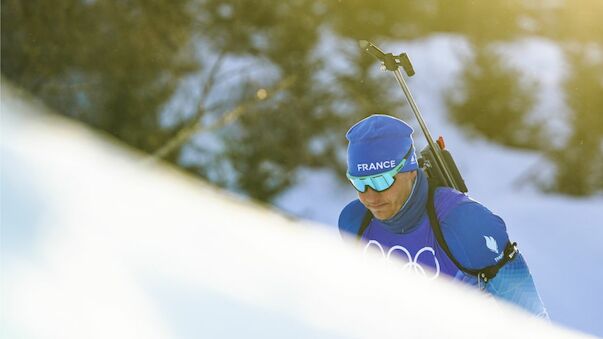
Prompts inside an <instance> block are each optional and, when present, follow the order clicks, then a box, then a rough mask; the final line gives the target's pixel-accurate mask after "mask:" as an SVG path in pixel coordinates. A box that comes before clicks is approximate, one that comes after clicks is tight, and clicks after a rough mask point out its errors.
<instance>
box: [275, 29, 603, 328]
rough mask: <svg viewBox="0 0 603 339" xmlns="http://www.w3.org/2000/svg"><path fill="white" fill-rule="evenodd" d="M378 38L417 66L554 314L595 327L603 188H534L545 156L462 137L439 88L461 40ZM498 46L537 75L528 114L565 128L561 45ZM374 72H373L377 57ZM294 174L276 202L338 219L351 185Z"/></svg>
mask: <svg viewBox="0 0 603 339" xmlns="http://www.w3.org/2000/svg"><path fill="white" fill-rule="evenodd" d="M383 47H384V50H386V51H392V52H401V51H406V52H407V53H408V54H409V55H410V58H411V60H412V61H413V65H414V68H415V71H416V75H415V76H414V77H413V78H411V79H410V80H409V86H410V87H411V90H412V91H413V94H414V97H415V100H417V104H418V106H419V108H420V109H421V111H422V113H423V116H424V118H425V120H426V121H427V124H428V127H429V128H430V131H431V134H432V135H433V136H434V137H437V136H438V135H444V137H445V139H446V144H447V147H448V148H449V149H450V150H451V151H452V154H453V155H454V157H455V160H456V161H457V164H458V166H459V168H460V170H461V172H462V173H463V175H464V177H465V181H466V183H467V185H468V187H469V192H470V195H471V196H472V197H473V198H474V199H476V200H478V201H480V202H482V203H483V204H484V205H485V206H487V207H488V208H489V209H491V210H492V211H494V212H495V213H497V214H498V215H500V216H501V217H502V218H503V219H504V220H505V221H506V223H507V228H508V231H509V234H510V236H511V238H512V239H513V240H514V241H517V242H518V244H519V247H520V250H521V251H522V252H523V253H524V255H525V257H526V259H527V261H528V264H529V266H530V269H531V271H532V273H533V275H534V279H535V282H536V286H537V287H538V289H539V291H540V293H541V296H542V299H543V301H544V303H545V305H546V306H547V308H548V311H549V314H550V315H551V317H552V319H553V321H556V322H558V323H561V324H564V325H567V326H571V327H573V328H577V329H580V330H583V331H587V332H589V333H594V334H596V335H599V336H603V322H601V321H600V314H601V311H600V307H601V305H603V296H602V295H601V294H600V293H599V290H600V287H601V286H603V272H602V271H601V270H600V269H599V267H600V266H601V264H600V261H601V260H602V259H603V246H601V241H603V196H600V195H599V196H597V197H592V198H583V199H579V198H568V197H564V196H561V195H545V194H542V193H539V192H537V190H535V189H534V188H533V187H530V186H529V185H526V184H525V182H524V181H523V179H522V178H523V176H524V175H525V174H526V173H527V172H529V171H533V170H534V169H538V170H541V171H542V173H543V174H546V173H547V171H548V170H549V166H547V164H546V162H545V161H544V159H542V158H541V157H539V156H538V155H537V154H535V153H532V152H525V151H516V150H511V149H507V148H504V147H501V146H498V145H495V144H492V143H489V142H486V141H484V140H480V139H470V138H468V137H466V136H465V135H464V134H463V133H462V132H461V131H460V130H459V129H458V128H456V127H455V126H454V125H453V124H452V123H450V122H448V121H447V120H446V116H445V110H444V104H443V102H442V95H441V93H442V91H444V90H445V89H446V88H448V87H449V86H452V85H453V84H454V80H455V77H456V76H457V75H458V72H460V71H461V63H460V58H462V57H466V56H467V55H469V53H470V52H469V48H468V46H467V43H466V42H465V41H464V40H463V39H461V38H459V37H457V36H448V35H437V36H434V37H431V38H428V39H424V40H419V41H412V42H408V43H404V44H390V45H384V46H383ZM385 47H386V48H385ZM498 47H500V48H501V50H506V51H521V53H509V54H508V57H509V62H510V63H511V64H512V65H514V66H515V67H518V68H519V69H520V70H522V73H523V74H525V76H526V77H527V78H528V79H532V80H536V81H538V82H539V83H540V86H541V92H540V93H539V97H538V100H539V102H538V104H537V106H536V108H535V112H534V114H535V115H536V116H537V117H538V116H543V115H546V116H548V117H550V119H549V120H550V121H549V124H550V126H549V127H550V128H551V130H552V131H555V132H556V133H557V134H556V135H561V136H563V133H564V132H565V133H566V132H567V131H566V130H564V125H563V121H564V118H565V115H566V114H567V111H566V110H567V108H566V107H565V106H564V103H563V102H562V100H560V98H561V97H562V96H560V95H559V93H560V92H559V86H560V85H561V83H560V82H561V81H562V79H563V76H565V66H564V63H563V58H562V54H561V52H560V50H559V48H558V47H557V46H556V45H555V44H554V43H552V42H550V41H547V40H543V39H536V38H532V39H523V40H521V41H518V42H515V43H514V44H512V45H510V46H507V47H508V48H506V49H505V48H503V47H505V46H498ZM375 72H379V70H378V67H377V66H375ZM382 77H383V79H384V81H391V83H392V86H395V87H396V91H397V95H399V96H400V100H403V94H402V92H401V91H400V90H398V88H397V86H398V85H397V84H396V83H395V79H394V77H393V75H391V74H389V73H383V74H382ZM367 113H371V112H367ZM379 113H383V112H379ZM392 113H395V112H392ZM409 123H410V124H411V125H413V126H415V135H414V137H415V142H416V143H417V145H419V147H418V148H419V149H421V148H422V147H423V146H424V145H425V143H426V142H425V141H424V137H423V135H422V134H421V132H420V129H419V128H418V124H417V122H416V121H414V120H412V121H409ZM297 175H298V182H299V183H298V184H297V185H296V186H295V187H293V188H291V189H289V190H288V191H287V192H285V193H284V194H282V195H281V196H279V197H278V198H277V199H276V201H275V204H276V205H277V206H279V207H280V208H282V209H283V210H285V211H287V212H289V213H291V214H293V215H296V216H299V217H302V218H307V219H310V220H314V221H319V222H322V223H325V224H328V225H331V226H333V227H336V225H337V218H338V215H339V211H340V210H341V209H342V208H343V207H344V206H345V205H346V204H347V203H348V202H349V201H351V200H352V199H355V197H356V195H355V191H354V189H353V188H352V187H351V186H350V185H347V184H346V183H342V182H340V181H338V179H337V178H336V177H335V175H333V173H330V172H329V171H327V170H309V169H302V170H300V171H298V173H297ZM309 197H311V198H309Z"/></svg>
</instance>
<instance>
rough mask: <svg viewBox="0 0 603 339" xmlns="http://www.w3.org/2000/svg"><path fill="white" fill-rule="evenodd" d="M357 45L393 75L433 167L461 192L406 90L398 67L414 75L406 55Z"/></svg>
mask: <svg viewBox="0 0 603 339" xmlns="http://www.w3.org/2000/svg"><path fill="white" fill-rule="evenodd" d="M358 45H359V46H360V48H362V49H363V50H364V51H365V52H367V53H368V54H370V55H372V56H373V57H375V58H377V59H378V60H380V61H381V62H382V63H383V66H385V69H386V70H388V71H392V72H393V73H394V76H395V77H396V80H397V81H398V84H399V85H400V87H401V88H402V91H403V92H404V95H405V96H406V99H407V100H408V103H409V104H410V107H411V109H412V111H413V113H414V115H415V117H416V118H417V121H418V122H419V125H420V126H421V130H422V131H423V134H424V135H425V138H426V139H427V143H428V144H429V148H430V150H431V153H432V155H433V158H434V159H435V162H436V164H435V165H436V166H437V167H439V168H440V170H441V173H442V175H443V176H444V178H443V179H444V181H445V184H446V185H447V186H449V187H453V188H455V189H457V190H459V191H462V186H461V185H460V183H457V182H456V181H455V180H454V176H453V175H452V174H451V171H450V169H449V168H448V166H446V162H445V161H444V157H443V156H442V148H441V147H440V146H439V145H436V143H435V142H434V141H433V138H432V137H431V133H429V129H428V128H427V124H425V120H423V116H422V115H421V112H420V111H419V107H418V106H417V104H416V102H415V99H414V98H413V96H412V94H411V93H410V89H409V88H408V85H407V84H406V81H404V77H403V76H402V73H401V72H400V66H402V68H404V71H405V72H406V74H407V75H408V76H413V75H414V74H415V71H414V69H413V67H412V63H411V62H410V59H409V58H408V55H407V54H406V53H402V54H400V55H398V56H395V55H393V54H392V53H384V52H383V51H382V50H381V49H379V47H377V46H375V45H374V44H372V43H371V42H370V41H367V40H360V41H358ZM463 186H464V184H463ZM465 190H466V188H465Z"/></svg>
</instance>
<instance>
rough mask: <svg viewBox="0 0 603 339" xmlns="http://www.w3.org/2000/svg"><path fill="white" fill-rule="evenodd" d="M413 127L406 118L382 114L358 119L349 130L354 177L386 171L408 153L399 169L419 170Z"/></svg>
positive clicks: (350, 172)
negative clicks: (404, 119)
mask: <svg viewBox="0 0 603 339" xmlns="http://www.w3.org/2000/svg"><path fill="white" fill-rule="evenodd" d="M412 132H413V129H412V127H410V126H408V124H406V123H405V122H404V121H402V120H400V119H397V118H394V117H391V116H389V115H383V114H373V115H371V116H369V117H368V118H366V119H363V120H361V121H359V122H358V123H357V124H355V125H354V126H352V128H350V130H349V131H348V132H347V133H346V138H347V139H348V141H349V145H348V173H349V174H350V175H352V176H355V177H362V176H367V175H374V174H379V173H383V172H387V171H389V170H391V169H392V168H394V167H396V166H397V165H398V164H399V163H400V162H401V161H402V159H403V158H404V156H405V155H406V154H407V153H408V151H409V149H411V150H410V152H411V153H410V154H409V156H408V159H407V160H406V164H405V165H404V166H403V167H402V169H401V170H400V172H408V171H413V170H416V169H417V168H418V167H419V166H418V164H417V156H416V154H415V149H414V145H413V140H412Z"/></svg>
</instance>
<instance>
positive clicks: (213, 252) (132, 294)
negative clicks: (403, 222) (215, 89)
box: [0, 81, 582, 339]
mask: <svg viewBox="0 0 603 339" xmlns="http://www.w3.org/2000/svg"><path fill="white" fill-rule="evenodd" d="M1 92H2V98H1V110H2V124H1V127H2V129H1V138H2V142H1V144H0V150H1V155H2V159H1V160H2V161H1V162H0V169H1V172H0V173H1V179H2V181H1V183H2V185H1V188H2V189H1V193H2V200H1V202H2V225H1V226H2V227H1V231H2V232H1V235H2V237H1V241H2V242H1V244H2V246H1V258H2V265H1V276H0V281H1V285H0V286H1V292H2V298H1V318H0V337H2V338H78V339H79V338H199V337H202V338H226V337H228V338H249V337H257V338H375V337H379V338H390V337H391V338H394V337H396V338H399V337H400V336H404V337H434V338H442V337H458V338H466V337H472V336H475V337H483V335H484V333H487V336H488V337H492V338H498V337H500V338H508V337H509V336H511V337H522V336H527V335H529V336H530V337H543V338H559V337H582V335H581V334H580V333H578V332H574V331H569V330H566V329H563V328H561V327H557V326H553V325H551V324H550V323H548V322H546V321H543V320H540V319H536V318H534V317H532V316H530V315H528V314H526V313H524V312H521V311H519V310H518V309H515V308H514V307H512V306H510V305H505V304H503V303H496V302H494V300H493V299H492V298H487V297H485V296H484V295H482V294H480V293H478V292H477V291H476V290H474V289H469V288H466V287H464V286H461V285H456V284H453V283H451V282H447V281H443V280H438V281H433V282H431V283H427V284H426V283H425V280H424V278H422V277H420V276H416V275H412V274H411V273H410V272H405V271H402V270H400V269H399V268H396V267H397V266H395V264H396V263H395V262H394V263H393V264H394V266H386V265H384V263H383V262H381V261H379V260H376V259H375V258H371V257H367V258H361V257H360V251H359V249H357V248H348V247H347V246H345V245H344V244H343V243H342V242H341V241H340V239H339V236H338V234H337V233H336V232H335V231H334V230H333V229H332V228H331V229H329V228H326V227H319V226H317V225H316V224H312V223H309V222H301V221H295V220H291V219H288V218H287V217H285V216H284V215H282V214H279V213H276V212H275V211H274V210H271V209H269V208H266V207H265V206H260V205H257V204H254V203H251V202H249V201H245V200H244V199H240V198H238V197H235V196H233V195H231V194H229V193H227V192H224V191H221V190H218V189H216V188H214V187H212V186H210V185H208V184H206V183H204V182H201V181H199V180H196V179H194V178H191V177H188V176H186V175H184V174H182V173H181V172H179V171H178V170H177V169H175V168H172V167H167V166H163V165H161V164H155V165H149V164H148V163H146V162H143V161H142V160H143V158H142V157H141V156H140V155H139V154H137V153H135V152H132V151H130V150H127V149H125V148H124V147H123V146H121V145H119V144H117V143H116V142H114V141H112V140H111V139H109V138H107V137H102V136H101V135H99V134H98V133H97V132H93V131H91V130H89V129H87V128H85V127H84V126H81V125H79V124H77V123H74V122H71V121H67V120H65V119H64V118H60V117H58V116H54V115H49V114H45V113H44V114H41V112H43V111H44V109H43V108H41V107H39V106H32V105H30V104H29V103H27V101H29V100H30V99H29V98H27V97H26V99H25V101H23V100H22V98H20V96H19V95H16V94H15V91H14V90H13V89H12V88H10V87H7V86H6V82H4V81H3V83H2V91H1ZM315 196H316V195H315ZM373 259H375V260H373ZM436 304H437V306H435V305H436ZM434 324H437V326H434ZM496 328H499V329H500V328H503V329H504V331H492V329H496Z"/></svg>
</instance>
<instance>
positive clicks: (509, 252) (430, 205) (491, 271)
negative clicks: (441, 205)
mask: <svg viewBox="0 0 603 339" xmlns="http://www.w3.org/2000/svg"><path fill="white" fill-rule="evenodd" d="M437 187H438V185H437V184H434V183H433V182H431V181H430V182H429V195H428V198H427V214H428V215H429V223H430V224H431V228H432V229H433V234H434V235H435V237H436V239H437V241H438V244H440V246H441V247H442V249H443V250H444V252H446V254H447V255H448V257H449V258H450V259H451V260H452V262H453V263H454V264H455V265H456V267H458V268H459V269H460V270H461V271H463V272H465V273H467V274H469V275H473V276H476V277H478V278H481V279H482V280H483V281H484V282H487V281H488V280H490V279H492V278H494V277H495V276H496V274H497V273H498V271H499V270H500V269H501V268H502V267H503V266H504V265H505V264H506V263H507V262H509V261H510V260H511V259H513V258H514V257H515V254H516V253H517V243H511V242H510V241H509V242H508V243H507V245H506V246H505V250H504V254H503V257H502V258H501V259H500V261H499V262H498V263H496V264H495V265H492V266H487V267H484V268H482V269H477V270H476V269H470V268H466V267H465V266H463V265H461V263H460V262H459V261H458V260H456V258H455V257H454V256H453V255H452V252H450V248H449V247H448V244H447V243H446V240H445V239H444V235H443V234H442V228H441V227H440V222H439V220H438V217H437V215H436V211H435V204H434V196H435V190H436V188H437Z"/></svg>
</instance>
